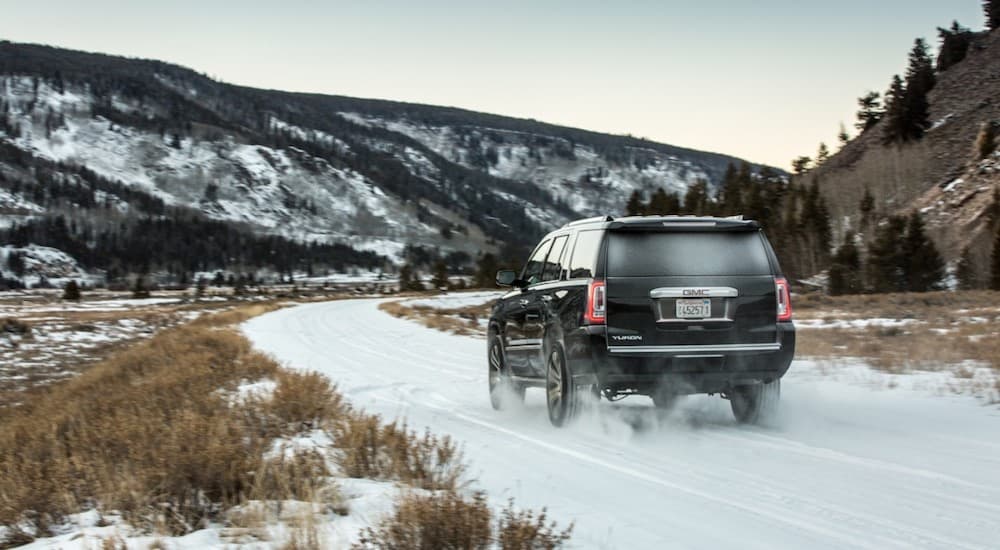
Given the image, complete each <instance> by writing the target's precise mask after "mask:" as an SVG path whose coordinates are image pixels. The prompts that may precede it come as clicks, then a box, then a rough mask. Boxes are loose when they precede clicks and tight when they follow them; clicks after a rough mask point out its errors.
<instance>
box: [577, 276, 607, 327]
mask: <svg viewBox="0 0 1000 550" xmlns="http://www.w3.org/2000/svg"><path fill="white" fill-rule="evenodd" d="M607 312H608V294H607V289H606V288H605V286H604V281H590V284H589V285H587V309H585V310H584V312H583V319H584V320H585V321H586V322H587V324H590V325H603V324H604V319H605V316H606V315H607Z"/></svg>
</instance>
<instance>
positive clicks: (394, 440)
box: [334, 413, 465, 490]
mask: <svg viewBox="0 0 1000 550" xmlns="http://www.w3.org/2000/svg"><path fill="white" fill-rule="evenodd" d="M334 440H335V441H336V445H337V447H338V448H339V449H340V450H341V456H340V459H339V460H340V466H341V468H342V469H343V471H344V473H345V474H346V475H348V476H350V477H365V478H372V479H394V480H397V481H401V482H403V483H406V484H408V485H411V486H414V487H418V488H421V489H428V490H438V489H455V488H457V487H458V486H459V483H460V482H461V479H462V476H463V474H464V473H465V465H464V464H462V454H461V451H460V450H459V448H458V446H457V445H456V444H455V443H454V442H453V441H452V440H451V438H449V437H448V436H444V437H438V436H435V435H433V434H431V433H430V432H429V431H428V432H425V433H424V435H423V436H417V435H416V434H415V433H413V432H410V431H408V430H407V427H406V425H405V424H397V423H395V422H393V423H391V424H382V421H381V418H379V417H378V416H373V415H368V414H363V413H352V414H350V415H349V418H348V419H347V420H346V421H344V422H341V423H339V425H338V426H337V427H336V437H335V438H334Z"/></svg>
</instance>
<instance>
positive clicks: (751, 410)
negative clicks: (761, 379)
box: [729, 379, 781, 424]
mask: <svg viewBox="0 0 1000 550" xmlns="http://www.w3.org/2000/svg"><path fill="white" fill-rule="evenodd" d="M780 401H781V380H780V379H779V380H775V381H773V382H771V383H768V384H753V385H749V386H737V387H735V388H734V389H733V391H732V393H730V395H729V405H730V406H731V407H732V409H733V416H735V417H736V421H737V422H739V423H741V424H759V423H761V422H763V421H766V420H768V419H770V418H773V417H774V415H775V414H777V412H778V404H779V403H780Z"/></svg>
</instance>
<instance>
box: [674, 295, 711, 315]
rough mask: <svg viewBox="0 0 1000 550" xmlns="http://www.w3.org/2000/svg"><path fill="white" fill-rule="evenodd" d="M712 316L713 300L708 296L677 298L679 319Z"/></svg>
mask: <svg viewBox="0 0 1000 550" xmlns="http://www.w3.org/2000/svg"><path fill="white" fill-rule="evenodd" d="M711 316H712V300H709V299H708V298H697V299H693V300H691V299H688V300H685V299H679V300H677V318H678V319H705V318H707V317H711Z"/></svg>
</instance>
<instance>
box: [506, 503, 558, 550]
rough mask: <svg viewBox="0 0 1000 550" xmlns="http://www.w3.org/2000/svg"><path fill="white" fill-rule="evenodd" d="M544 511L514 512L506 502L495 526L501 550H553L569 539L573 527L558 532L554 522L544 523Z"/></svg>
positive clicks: (510, 504)
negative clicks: (536, 512)
mask: <svg viewBox="0 0 1000 550" xmlns="http://www.w3.org/2000/svg"><path fill="white" fill-rule="evenodd" d="M545 520H546V515H545V510H544V509H542V511H541V512H539V513H538V514H535V513H534V512H532V511H531V510H516V509H515V508H514V502H513V501H508V503H507V507H506V508H504V510H503V512H502V513H501V516H500V519H499V521H498V524H497V544H498V545H499V546H500V548H501V549H502V550H553V549H555V548H559V547H560V546H562V544H563V543H564V542H566V541H568V540H569V539H570V535H571V533H572V532H573V525H572V524H570V526H569V527H567V528H566V529H565V530H563V531H558V530H557V526H556V523H555V522H546V521H545Z"/></svg>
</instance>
